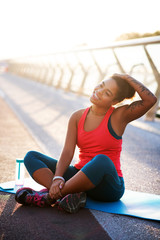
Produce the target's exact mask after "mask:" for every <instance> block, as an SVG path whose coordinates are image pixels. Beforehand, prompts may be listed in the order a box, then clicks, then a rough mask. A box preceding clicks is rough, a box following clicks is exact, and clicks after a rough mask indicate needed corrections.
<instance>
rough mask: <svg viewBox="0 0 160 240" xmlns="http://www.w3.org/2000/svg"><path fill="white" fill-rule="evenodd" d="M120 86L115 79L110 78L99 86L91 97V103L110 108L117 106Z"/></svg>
mask: <svg viewBox="0 0 160 240" xmlns="http://www.w3.org/2000/svg"><path fill="white" fill-rule="evenodd" d="M117 91H118V86H117V83H116V81H115V80H114V79H112V78H109V79H107V80H104V81H102V82H101V83H100V84H99V85H97V86H96V87H95V89H94V91H93V93H92V95H91V97H90V101H91V102H92V103H93V104H95V105H98V106H101V107H109V106H111V105H115V104H116V103H117V102H118V101H117V100H115V99H116V96H117Z"/></svg>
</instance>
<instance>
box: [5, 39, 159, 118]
mask: <svg viewBox="0 0 160 240" xmlns="http://www.w3.org/2000/svg"><path fill="white" fill-rule="evenodd" d="M156 44H157V47H159V44H160V36H156V37H147V38H139V39H132V40H126V41H120V42H119V41H118V42H114V43H112V44H109V45H107V46H100V47H95V48H87V47H85V48H77V49H70V50H65V51H57V52H54V53H52V54H44V55H39V56H27V57H19V58H15V59H10V60H8V64H9V71H11V72H13V73H16V74H18V75H22V76H24V77H28V78H31V79H34V80H36V81H40V82H43V83H46V84H49V85H53V86H54V87H60V88H64V89H65V90H66V91H74V92H77V93H78V94H84V95H88V94H90V91H91V85H92V84H93V83H94V85H95V84H96V83H97V82H98V81H99V80H102V79H103V78H104V76H105V75H106V74H109V73H110V75H111V74H113V73H114V72H115V68H116V71H117V68H118V71H120V72H122V73H125V72H128V73H130V72H131V71H132V74H134V72H135V69H136V68H137V66H139V68H140V67H141V66H142V65H143V66H144V67H143V70H145V71H147V72H146V74H145V76H146V78H147V76H149V77H150V76H151V75H152V77H153V78H154V82H155V83H156V84H157V89H156V90H155V94H156V95H157V98H158V99H159V98H160V73H159V70H158V67H157V66H156V64H155V62H154V60H153V58H152V57H151V53H150V50H149V49H148V46H151V45H156ZM128 47H131V48H136V47H141V51H143V54H145V56H146V57H145V60H144V59H143V61H142V62H134V64H132V66H130V69H127V68H126V66H125V64H126V59H125V60H122V59H121V57H120V54H119V52H118V51H117V50H118V49H122V48H123V49H124V48H128ZM106 52H107V53H106ZM125 54H126V53H125ZM98 55H100V56H101V57H100V58H99V57H98ZM131 55H132V54H131ZM138 55H140V53H139V52H138ZM80 56H81V57H80ZM108 56H110V59H109V60H108V59H107V57H108ZM86 59H87V60H86ZM102 59H103V62H102ZM128 59H129V57H127V61H128ZM146 59H147V60H148V63H149V65H150V68H151V69H152V73H150V72H149V71H148V67H146V66H145V65H146V62H145V61H146ZM138 61H139V60H138ZM105 62H106V64H104V63H105ZM112 69H114V70H112ZM91 70H92V71H91ZM93 72H94V76H93ZM91 77H92V80H91ZM146 82H147V84H149V82H148V80H147V81H146ZM150 82H151V81H150ZM149 85H150V84H149ZM86 86H87V87H86ZM149 87H150V86H149ZM157 107H158V105H156V106H155V107H154V109H152V114H151V115H152V116H150V115H148V116H149V117H150V119H154V116H155V112H156V110H157Z"/></svg>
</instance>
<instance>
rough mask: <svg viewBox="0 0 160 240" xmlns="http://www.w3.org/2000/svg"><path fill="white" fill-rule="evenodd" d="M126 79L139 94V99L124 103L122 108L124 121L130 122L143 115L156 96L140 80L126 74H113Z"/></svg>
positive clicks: (155, 99) (154, 101) (153, 102)
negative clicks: (124, 105)
mask: <svg viewBox="0 0 160 240" xmlns="http://www.w3.org/2000/svg"><path fill="white" fill-rule="evenodd" d="M115 75H117V76H119V77H121V78H123V79H124V80H126V81H127V82H128V83H129V84H130V85H131V86H132V87H133V88H134V89H135V91H136V92H137V93H138V94H139V96H140V98H141V100H138V101H134V102H132V103H131V104H130V105H126V107H125V110H124V113H123V114H124V115H123V116H124V118H125V121H127V122H131V121H133V120H135V119H137V118H139V117H141V116H143V115H144V114H145V113H146V112H147V111H148V110H149V109H150V108H151V107H152V106H153V105H154V104H155V103H156V101H157V98H156V96H155V95H154V94H153V93H152V92H151V91H150V90H149V89H148V88H147V87H145V86H144V85H143V84H142V83H141V82H139V81H137V80H136V79H134V78H133V77H131V76H130V75H128V74H115Z"/></svg>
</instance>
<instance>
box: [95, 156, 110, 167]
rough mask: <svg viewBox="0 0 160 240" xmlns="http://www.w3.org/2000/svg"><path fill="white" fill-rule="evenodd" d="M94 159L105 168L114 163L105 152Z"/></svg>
mask: <svg viewBox="0 0 160 240" xmlns="http://www.w3.org/2000/svg"><path fill="white" fill-rule="evenodd" d="M92 161H94V162H95V164H97V166H101V167H104V168H106V167H107V166H109V165H113V162H112V160H111V159H110V158H109V157H108V156H106V155H104V154H98V155H97V156H96V157H94V158H93V159H92Z"/></svg>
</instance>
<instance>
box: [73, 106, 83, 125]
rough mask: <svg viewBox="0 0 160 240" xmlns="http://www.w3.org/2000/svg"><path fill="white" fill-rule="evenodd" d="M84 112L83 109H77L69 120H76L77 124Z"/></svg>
mask: <svg viewBox="0 0 160 240" xmlns="http://www.w3.org/2000/svg"><path fill="white" fill-rule="evenodd" d="M85 110H86V108H83V109H79V110H77V111H75V112H73V113H72V115H71V119H74V120H76V122H77V123H78V122H79V120H80V118H81V117H82V115H83V113H84V112H85Z"/></svg>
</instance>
